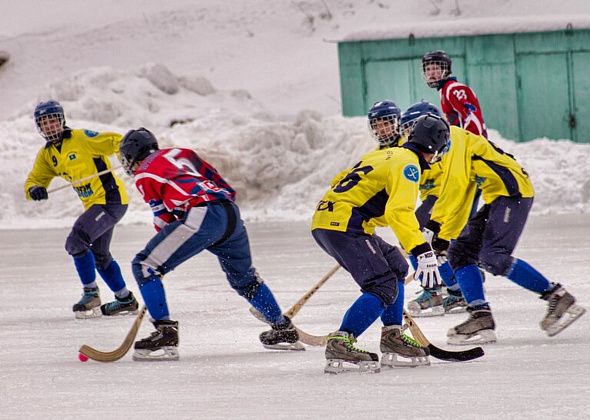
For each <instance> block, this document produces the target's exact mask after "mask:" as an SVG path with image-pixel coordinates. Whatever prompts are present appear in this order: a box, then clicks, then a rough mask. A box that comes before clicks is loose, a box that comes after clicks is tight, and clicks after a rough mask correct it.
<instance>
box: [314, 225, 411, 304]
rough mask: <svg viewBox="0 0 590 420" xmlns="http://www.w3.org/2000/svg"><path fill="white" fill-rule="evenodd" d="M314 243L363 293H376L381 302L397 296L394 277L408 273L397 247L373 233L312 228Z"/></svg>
mask: <svg viewBox="0 0 590 420" xmlns="http://www.w3.org/2000/svg"><path fill="white" fill-rule="evenodd" d="M312 235H313V237H314V239H315V240H316V242H317V243H318V245H319V246H320V247H321V248H322V249H323V250H324V251H325V252H327V253H328V254H329V255H331V256H332V257H333V258H334V259H335V260H336V261H338V263H339V264H340V265H341V266H342V267H344V268H345V269H346V271H348V272H349V273H350V274H351V275H352V277H353V279H354V281H355V282H356V283H357V284H358V285H359V286H360V288H361V290H362V291H363V293H365V292H368V293H372V294H374V295H375V296H377V297H378V298H379V299H380V300H381V301H382V302H383V304H384V306H388V305H391V304H392V303H393V302H394V301H395V299H396V297H397V287H398V285H397V281H398V279H401V281H402V282H403V280H404V279H405V277H406V276H407V274H408V263H407V261H406V259H405V258H404V256H403V255H402V253H401V252H400V250H399V249H398V248H397V247H395V246H393V245H391V244H388V243H387V242H385V241H384V240H383V239H381V238H380V237H379V236H377V235H359V234H352V233H346V232H337V231H332V230H327V229H315V230H313V232H312Z"/></svg>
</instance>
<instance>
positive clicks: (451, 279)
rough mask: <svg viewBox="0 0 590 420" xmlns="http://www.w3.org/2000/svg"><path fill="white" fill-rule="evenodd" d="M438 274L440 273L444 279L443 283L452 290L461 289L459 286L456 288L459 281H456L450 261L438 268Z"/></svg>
mask: <svg viewBox="0 0 590 420" xmlns="http://www.w3.org/2000/svg"><path fill="white" fill-rule="evenodd" d="M438 272H439V273H440V276H441V277H442V281H443V283H444V285H445V286H447V287H448V288H449V289H451V290H456V289H458V288H459V286H456V285H457V280H455V273H454V272H453V269H452V268H451V264H449V262H448V261H445V262H444V263H443V264H441V265H440V266H439V267H438ZM454 286H456V287H454Z"/></svg>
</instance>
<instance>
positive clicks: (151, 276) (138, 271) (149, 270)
mask: <svg viewBox="0 0 590 420" xmlns="http://www.w3.org/2000/svg"><path fill="white" fill-rule="evenodd" d="M142 257H143V256H142V255H140V254H138V255H137V256H136V257H135V258H134V259H133V261H132V262H131V272H132V273H133V277H134V278H135V281H136V282H137V285H138V286H139V287H141V286H143V285H144V284H146V283H149V282H150V281H154V280H156V279H157V280H159V279H160V275H161V274H162V273H160V272H159V270H157V269H156V268H154V267H151V266H149V265H148V264H146V260H145V258H142Z"/></svg>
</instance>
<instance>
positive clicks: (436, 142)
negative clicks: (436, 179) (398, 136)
mask: <svg viewBox="0 0 590 420" xmlns="http://www.w3.org/2000/svg"><path fill="white" fill-rule="evenodd" d="M449 136H450V128H449V123H447V122H446V121H445V119H444V118H441V117H439V116H437V115H434V114H426V115H422V116H421V117H418V119H417V120H416V124H414V128H413V129H412V131H411V132H410V135H409V136H408V143H410V144H414V145H416V146H417V147H418V149H419V150H421V151H422V152H424V153H431V154H433V155H434V156H433V157H432V159H431V160H430V163H433V162H436V161H437V160H438V159H440V157H441V155H442V154H443V153H444V152H446V150H447V148H448V145H449Z"/></svg>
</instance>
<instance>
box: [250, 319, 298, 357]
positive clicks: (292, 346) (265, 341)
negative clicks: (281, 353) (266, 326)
mask: <svg viewBox="0 0 590 420" xmlns="http://www.w3.org/2000/svg"><path fill="white" fill-rule="evenodd" d="M285 318H286V319H287V323H286V324H280V325H276V324H275V325H272V330H268V331H264V332H263V333H261V334H260V336H259V339H260V342H261V343H262V345H263V346H264V348H267V349H271V350H305V347H304V346H303V344H301V343H300V342H299V334H298V333H297V330H296V329H295V327H294V326H293V324H292V323H291V320H290V319H289V318H287V317H285Z"/></svg>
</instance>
